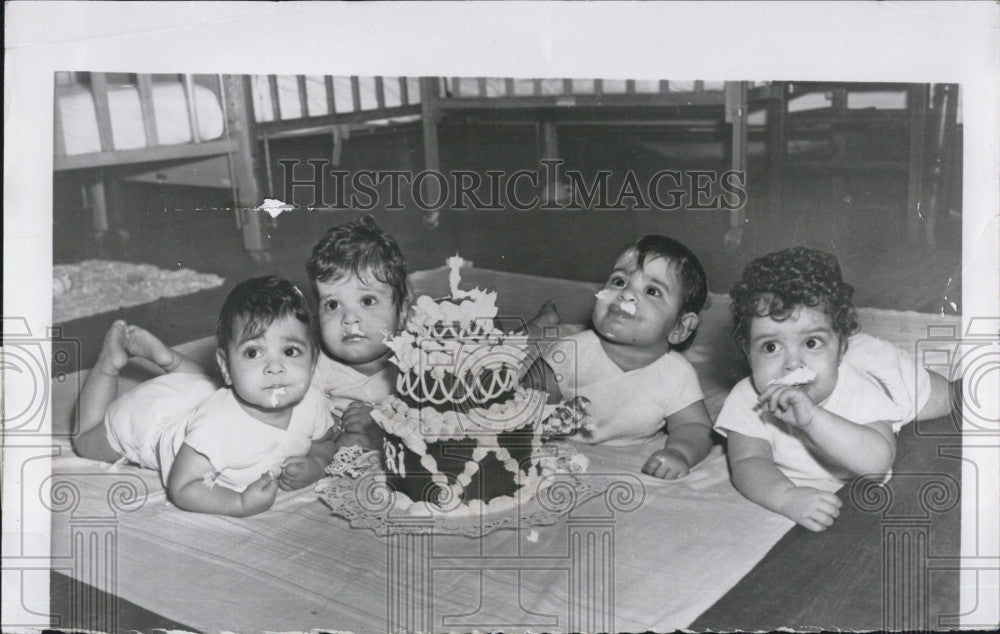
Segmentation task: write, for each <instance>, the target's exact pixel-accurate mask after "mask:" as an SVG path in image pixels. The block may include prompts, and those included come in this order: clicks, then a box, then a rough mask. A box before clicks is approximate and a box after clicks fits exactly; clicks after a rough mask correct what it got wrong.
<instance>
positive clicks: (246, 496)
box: [167, 443, 278, 517]
mask: <svg viewBox="0 0 1000 634" xmlns="http://www.w3.org/2000/svg"><path fill="white" fill-rule="evenodd" d="M214 474H215V468H214V467H213V466H212V463H211V462H209V460H208V458H206V457H205V456H204V455H202V454H200V453H198V452H197V451H195V450H194V449H192V448H191V447H189V446H188V445H187V443H185V444H183V445H181V450H180V451H179V452H178V453H177V457H176V458H175V459H174V464H173V466H172V467H171V468H170V476H169V478H168V479H167V490H168V491H169V493H170V499H171V500H172V501H173V503H174V504H176V505H177V506H178V507H179V508H182V509H184V510H185V511H194V512H196V513H215V514H218V515H231V516H233V517H246V516H248V515H254V514H256V513H260V512H262V511H266V510H267V509H269V508H271V505H272V504H274V499H275V497H276V496H277V494H278V483H277V481H275V479H274V476H273V475H271V474H270V473H265V474H263V475H262V476H261V477H260V479H259V480H257V481H256V482H254V483H253V484H251V485H250V486H248V487H247V488H246V489H245V490H244V491H243V492H242V493H237V492H236V491H233V490H232V489H228V488H226V487H223V486H210V485H207V484H206V483H205V477H206V476H212V475H214Z"/></svg>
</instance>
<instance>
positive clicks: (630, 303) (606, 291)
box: [594, 288, 636, 315]
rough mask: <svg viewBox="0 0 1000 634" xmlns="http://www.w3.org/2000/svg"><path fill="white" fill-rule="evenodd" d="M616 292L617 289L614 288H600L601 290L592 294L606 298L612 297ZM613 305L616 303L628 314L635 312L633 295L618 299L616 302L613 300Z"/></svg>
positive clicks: (599, 297) (598, 297)
mask: <svg viewBox="0 0 1000 634" xmlns="http://www.w3.org/2000/svg"><path fill="white" fill-rule="evenodd" d="M616 293H617V291H615V290H614V289H611V288H602V289H601V290H599V291H597V293H595V294H594V297H596V298H597V299H600V300H607V299H610V298H612V297H614V295H615V294H616ZM615 305H617V306H618V308H619V309H621V311H622V312H623V313H628V314H629V315H634V314H635V311H636V299H635V298H634V297H628V298H625V299H620V300H618V301H617V302H615Z"/></svg>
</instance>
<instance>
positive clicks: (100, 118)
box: [90, 73, 115, 152]
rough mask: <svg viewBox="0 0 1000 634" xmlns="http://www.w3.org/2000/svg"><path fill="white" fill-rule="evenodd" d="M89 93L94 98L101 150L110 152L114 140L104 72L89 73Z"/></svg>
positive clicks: (113, 146) (113, 147)
mask: <svg viewBox="0 0 1000 634" xmlns="http://www.w3.org/2000/svg"><path fill="white" fill-rule="evenodd" d="M90 93H91V96H92V97H93V99H94V111H95V113H96V115H97V136H98V138H100V140H101V151H102V152H110V151H111V150H113V149H115V142H114V137H113V136H112V132H111V109H110V107H109V106H108V78H107V77H106V76H105V75H104V73H91V74H90Z"/></svg>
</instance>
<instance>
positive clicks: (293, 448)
mask: <svg viewBox="0 0 1000 634" xmlns="http://www.w3.org/2000/svg"><path fill="white" fill-rule="evenodd" d="M331 422H332V421H331V419H330V417H329V415H328V414H326V412H324V411H323V408H322V402H321V400H320V399H319V397H318V395H316V394H315V392H313V393H312V396H310V393H307V394H306V397H305V398H303V400H302V402H301V403H299V404H298V405H296V406H295V408H294V409H293V410H292V416H291V419H290V420H289V421H288V427H287V428H286V429H279V428H278V427H274V426H272V425H268V424H267V423H264V422H261V421H259V420H257V419H256V418H254V417H253V416H251V415H250V414H248V413H247V411H246V410H245V409H243V407H241V406H240V404H239V402H237V400H236V397H235V396H234V395H233V392H232V390H231V389H229V388H223V389H221V390H218V391H217V392H216V393H215V394H213V395H212V396H210V397H209V398H208V399H207V400H206V401H204V402H203V403H202V404H201V405H199V406H198V407H197V408H196V409H195V410H194V412H193V413H192V414H191V416H190V418H188V420H187V423H186V425H185V427H184V436H183V442H184V444H186V445H188V446H189V447H191V448H192V449H194V450H195V451H197V452H198V453H200V454H202V455H203V456H205V457H206V458H208V461H209V462H211V463H212V467H213V468H214V469H215V470H216V472H217V473H218V475H217V477H216V478H215V480H214V481H215V483H216V484H219V485H222V486H224V487H227V488H230V489H233V490H234V491H243V490H244V489H245V488H247V487H248V486H249V485H250V484H252V483H253V482H254V481H255V480H257V479H258V478H260V476H261V475H263V474H264V473H265V472H267V471H271V472H272V473H273V474H274V475H275V476H277V475H278V473H279V472H280V471H281V465H282V463H283V462H284V461H285V460H287V459H288V458H291V457H294V456H304V455H306V453H308V452H309V448H310V446H311V445H312V442H313V441H314V440H319V439H320V438H322V437H323V435H324V434H326V432H327V430H329V429H330V424H331ZM164 440H167V439H166V438H165V439H164ZM179 449H180V447H179V446H178V447H177V449H175V450H174V451H173V454H174V455H176V454H177V451H178V450H179Z"/></svg>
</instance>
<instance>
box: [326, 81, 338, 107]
mask: <svg viewBox="0 0 1000 634" xmlns="http://www.w3.org/2000/svg"><path fill="white" fill-rule="evenodd" d="M323 84H324V85H325V86H326V113H327V114H336V112H337V108H336V106H335V105H334V104H336V101H335V100H334V95H333V77H332V76H331V75H324V76H323Z"/></svg>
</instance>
